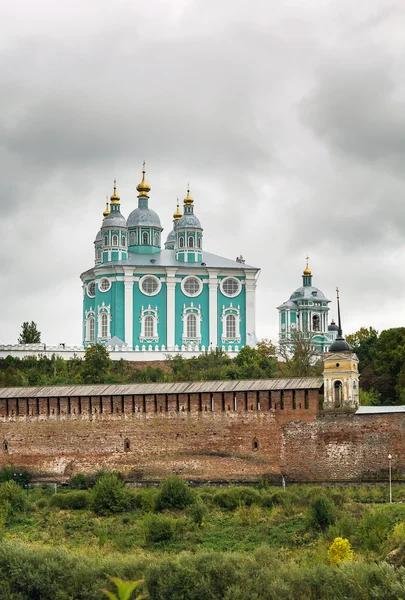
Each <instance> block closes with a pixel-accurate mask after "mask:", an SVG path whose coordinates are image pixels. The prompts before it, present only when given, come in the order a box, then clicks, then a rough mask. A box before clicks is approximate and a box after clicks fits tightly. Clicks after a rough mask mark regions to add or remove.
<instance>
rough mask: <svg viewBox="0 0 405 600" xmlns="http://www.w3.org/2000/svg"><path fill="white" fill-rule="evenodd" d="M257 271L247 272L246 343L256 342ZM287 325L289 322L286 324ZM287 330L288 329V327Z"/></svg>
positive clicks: (249, 344) (251, 344)
mask: <svg viewBox="0 0 405 600" xmlns="http://www.w3.org/2000/svg"><path fill="white" fill-rule="evenodd" d="M257 275H258V273H257V272H254V273H252V272H250V271H246V272H245V280H246V317H245V318H246V344H247V345H248V346H254V345H255V343H256V283H257V280H256V276H257ZM286 327H287V324H286ZM286 331H287V329H286Z"/></svg>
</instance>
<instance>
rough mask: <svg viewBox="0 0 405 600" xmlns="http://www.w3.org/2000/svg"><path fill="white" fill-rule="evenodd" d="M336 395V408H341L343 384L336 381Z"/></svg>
mask: <svg viewBox="0 0 405 600" xmlns="http://www.w3.org/2000/svg"><path fill="white" fill-rule="evenodd" d="M334 393H335V408H340V407H341V404H342V382H341V381H335V384H334Z"/></svg>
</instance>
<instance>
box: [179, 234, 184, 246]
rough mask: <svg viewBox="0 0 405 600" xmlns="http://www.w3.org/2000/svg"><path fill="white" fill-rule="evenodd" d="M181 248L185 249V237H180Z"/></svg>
mask: <svg viewBox="0 0 405 600" xmlns="http://www.w3.org/2000/svg"><path fill="white" fill-rule="evenodd" d="M179 248H184V236H182V235H180V236H179Z"/></svg>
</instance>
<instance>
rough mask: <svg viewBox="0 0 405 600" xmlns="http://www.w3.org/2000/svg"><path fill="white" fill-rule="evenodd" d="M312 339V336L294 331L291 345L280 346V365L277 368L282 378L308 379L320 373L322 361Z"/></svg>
mask: <svg viewBox="0 0 405 600" xmlns="http://www.w3.org/2000/svg"><path fill="white" fill-rule="evenodd" d="M313 338H314V334H311V333H307V332H305V331H294V332H293V333H292V336H291V343H290V344H282V345H280V347H279V354H280V356H281V359H282V363H281V364H280V365H279V366H280V369H281V371H282V372H283V375H284V376H287V377H310V376H312V375H320V374H321V373H322V371H323V361H322V359H321V357H320V355H319V352H318V351H317V350H316V342H315V341H314V339H313Z"/></svg>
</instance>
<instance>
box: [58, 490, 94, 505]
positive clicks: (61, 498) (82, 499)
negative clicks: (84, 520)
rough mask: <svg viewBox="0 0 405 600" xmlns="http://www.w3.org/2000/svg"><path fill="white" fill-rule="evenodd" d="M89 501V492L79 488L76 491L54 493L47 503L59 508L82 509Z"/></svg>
mask: <svg viewBox="0 0 405 600" xmlns="http://www.w3.org/2000/svg"><path fill="white" fill-rule="evenodd" d="M89 503H90V495H89V493H88V492H86V491H84V490H81V491H77V492H67V493H66V494H54V495H53V496H52V498H51V500H50V503H49V504H50V505H51V506H55V507H57V508H60V509H61V510H82V509H84V508H87V507H88V506H89Z"/></svg>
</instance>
